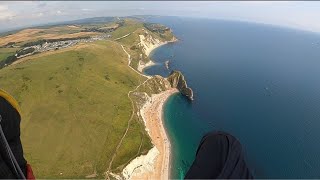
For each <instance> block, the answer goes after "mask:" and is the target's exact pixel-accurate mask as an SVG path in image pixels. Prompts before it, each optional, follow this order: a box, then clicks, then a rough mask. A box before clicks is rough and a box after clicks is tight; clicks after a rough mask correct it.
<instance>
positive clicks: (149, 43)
mask: <svg viewBox="0 0 320 180" xmlns="http://www.w3.org/2000/svg"><path fill="white" fill-rule="evenodd" d="M139 38H140V46H142V51H143V52H144V53H145V55H147V56H149V55H150V53H151V51H152V50H153V49H155V48H157V47H159V46H161V45H163V44H165V43H166V42H163V41H161V40H159V39H157V38H154V37H152V36H151V35H150V34H148V33H147V32H146V33H145V35H139Z"/></svg>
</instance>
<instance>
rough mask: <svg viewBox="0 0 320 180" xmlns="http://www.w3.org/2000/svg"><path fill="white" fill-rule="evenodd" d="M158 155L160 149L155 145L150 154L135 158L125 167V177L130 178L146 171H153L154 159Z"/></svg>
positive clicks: (123, 173)
mask: <svg viewBox="0 0 320 180" xmlns="http://www.w3.org/2000/svg"><path fill="white" fill-rule="evenodd" d="M158 155H159V151H158V149H157V148H156V147H153V148H152V149H151V150H150V151H149V152H148V154H146V155H141V156H139V157H137V158H135V159H134V160H132V161H131V162H130V163H129V164H128V165H127V166H126V167H125V168H124V169H123V171H122V175H123V177H124V178H125V179H130V178H131V177H132V176H138V175H141V174H143V173H145V172H152V171H153V170H154V161H155V160H156V157H157V156H158Z"/></svg>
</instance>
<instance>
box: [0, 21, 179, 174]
mask: <svg viewBox="0 0 320 180" xmlns="http://www.w3.org/2000/svg"><path fill="white" fill-rule="evenodd" d="M96 21H97V22H98V21H99V19H96ZM117 24H119V26H118V27H116V25H117ZM90 28H91V29H93V30H95V29H98V30H101V29H106V30H108V29H109V28H114V31H113V32H111V33H110V34H111V35H112V40H107V41H96V42H94V43H87V44H78V45H76V46H73V47H68V48H66V49H62V50H57V51H51V52H45V53H40V54H34V55H32V56H29V57H24V58H22V59H19V62H20V63H19V64H15V65H10V66H7V67H4V64H7V65H8V64H11V63H12V62H14V61H15V60H16V57H15V56H14V54H15V53H17V52H18V53H19V54H20V55H21V54H25V53H29V52H31V51H33V49H32V48H29V49H26V50H23V51H22V50H19V49H21V48H22V47H20V48H0V68H1V67H4V68H3V69H0V87H1V88H2V89H4V90H6V91H8V92H9V93H10V94H12V95H13V96H14V97H16V98H17V100H18V102H19V104H20V105H21V109H22V124H21V137H22V143H23V146H24V153H25V156H26V159H27V160H28V162H29V163H30V164H32V167H33V170H34V172H35V175H36V177H37V178H84V177H86V176H87V175H91V174H94V173H95V172H96V173H97V174H98V177H97V178H103V177H104V173H105V172H106V171H108V170H110V171H111V172H116V173H120V172H121V171H122V169H123V168H124V167H125V166H126V165H127V164H128V163H129V162H130V161H131V160H132V159H134V158H135V157H137V156H139V155H141V154H146V153H147V152H148V150H149V149H150V148H151V147H152V144H151V141H150V138H149V136H148V134H147V132H146V131H145V126H144V123H143V121H142V119H141V117H140V116H139V115H138V114H137V110H138V108H139V107H140V105H141V104H139V103H140V102H143V101H142V100H143V99H142V97H141V96H139V95H138V96H137V94H134V92H135V93H138V94H139V93H141V94H144V93H142V92H147V93H148V94H149V95H150V94H152V93H158V92H159V91H160V90H165V89H166V88H167V86H168V87H169V86H170V84H168V83H169V82H168V81H166V80H164V79H163V78H162V77H158V76H156V77H154V78H151V79H150V80H148V81H147V82H146V83H145V84H143V85H141V86H140V88H138V89H137V90H136V91H134V92H133V90H134V89H135V88H136V87H137V86H138V85H140V84H141V83H142V82H144V81H145V80H146V78H145V77H143V76H141V75H139V74H138V73H136V72H135V71H133V70H132V69H131V68H129V67H128V65H127V64H128V56H127V54H126V53H125V52H124V51H123V49H122V48H121V45H123V46H124V48H125V49H126V51H127V52H128V53H129V54H130V55H131V64H130V66H131V67H133V68H135V69H136V68H137V64H138V62H139V60H142V61H144V62H148V61H149V58H148V57H147V56H146V55H145V54H144V53H143V52H142V49H141V46H140V45H139V43H140V38H139V35H141V34H145V33H146V32H148V33H149V34H150V35H152V36H153V37H155V38H158V39H161V40H171V39H172V37H173V35H172V33H171V31H165V32H157V31H154V32H152V31H149V30H148V29H146V28H145V26H144V24H143V23H142V22H139V21H138V20H137V19H134V18H127V19H124V20H121V21H113V22H107V23H106V22H102V23H95V24H93V23H91V24H78V25H77V24H74V25H68V26H67V25H66V26H50V28H49V27H48V28H43V29H26V30H22V31H18V32H17V33H16V34H13V35H12V36H10V37H2V39H1V38H0V41H1V43H2V44H3V45H5V46H12V45H14V46H24V47H29V46H32V45H37V44H42V43H44V42H55V41H61V40H70V39H75V38H76V39H78V38H79V37H82V38H87V37H88V36H91V35H94V34H87V33H86V32H81V31H83V30H85V29H90ZM74 33H82V34H77V35H74ZM88 33H92V32H88ZM166 33H167V34H166ZM127 34H129V35H128V36H126V37H125V38H122V39H119V40H115V39H117V38H120V37H123V36H125V35H127ZM55 35H56V36H55ZM169 38H171V39H169ZM13 42H16V43H13ZM160 81H162V82H163V83H159V82H160ZM129 92H130V93H129Z"/></svg>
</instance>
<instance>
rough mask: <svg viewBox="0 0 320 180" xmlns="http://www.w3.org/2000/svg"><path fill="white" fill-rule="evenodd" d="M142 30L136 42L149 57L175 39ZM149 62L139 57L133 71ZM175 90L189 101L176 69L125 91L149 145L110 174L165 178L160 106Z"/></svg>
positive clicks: (167, 160)
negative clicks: (141, 122)
mask: <svg viewBox="0 0 320 180" xmlns="http://www.w3.org/2000/svg"><path fill="white" fill-rule="evenodd" d="M143 31H144V32H145V33H144V34H139V40H140V43H139V44H138V46H139V47H140V48H141V50H142V52H143V53H144V55H146V56H147V57H149V56H150V53H151V52H152V51H153V50H154V49H156V48H158V47H160V46H162V45H164V44H167V43H169V42H175V41H177V39H176V38H175V37H174V36H173V38H172V39H171V40H169V41H164V40H161V39H158V38H156V37H154V36H152V34H151V33H148V32H147V31H146V30H143ZM124 51H125V52H126V53H127V55H128V61H129V64H128V65H129V66H130V65H131V62H132V59H131V56H130V54H129V53H128V52H127V51H126V50H125V49H124ZM141 56H142V55H140V57H141ZM152 65H154V63H153V62H152V60H151V59H150V58H149V61H147V62H142V61H141V60H139V61H138V66H137V70H138V71H139V72H143V69H144V68H146V67H147V66H152ZM179 92H180V93H181V94H183V95H185V96H186V98H188V99H189V100H193V91H192V89H191V88H189V87H188V86H187V83H186V80H185V78H184V76H183V74H182V73H181V72H179V71H172V72H171V74H170V76H169V77H167V78H164V77H162V76H159V75H155V76H148V79H147V80H146V81H144V82H143V83H142V84H140V85H139V86H138V87H137V88H136V90H135V91H133V92H131V93H130V94H129V97H130V99H132V100H133V102H134V108H135V109H137V111H136V115H137V116H138V117H139V119H141V120H142V121H143V122H144V124H145V130H146V131H147V133H148V135H149V136H150V138H151V142H152V144H153V147H152V148H151V149H150V150H149V151H148V153H147V154H145V155H141V156H138V157H136V158H135V159H133V160H132V161H131V162H130V163H129V164H128V165H127V166H126V167H125V168H124V169H123V171H122V173H121V175H120V176H119V175H118V176H114V177H115V178H118V179H122V178H124V179H168V178H169V174H170V173H169V172H170V171H169V169H170V152H171V145H170V141H169V139H168V136H167V134H166V130H165V127H164V124H163V122H164V120H163V116H162V115H163V106H164V103H165V102H166V101H167V99H168V98H169V97H170V96H171V95H173V94H175V93H179Z"/></svg>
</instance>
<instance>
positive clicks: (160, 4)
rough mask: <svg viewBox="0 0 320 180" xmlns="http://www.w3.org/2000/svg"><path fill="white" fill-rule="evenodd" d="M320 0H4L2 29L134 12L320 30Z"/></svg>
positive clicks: (1, 4) (0, 12)
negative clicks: (304, 0) (291, 0)
mask: <svg viewBox="0 0 320 180" xmlns="http://www.w3.org/2000/svg"><path fill="white" fill-rule="evenodd" d="M319 8H320V2H311V1H309V2H301V1H294V2H289V1H277V2H275V1H227V2H225V1H213V2H206V1H200V2H194V1H152V2H150V1H127V2H126V1H123V2H119V1H118V2H117V1H108V2H105V1H90V2H89V1H66V2H65V1H63V2H62V1H12V2H11V1H2V2H0V31H2V32H3V31H9V30H12V29H17V28H24V27H30V26H37V25H42V24H48V23H57V22H63V21H69V20H76V19H84V18H92V17H108V16H109V17H110V16H120V17H121V16H132V15H160V16H179V17H195V18H210V19H222V20H234V21H246V22H253V23H262V24H270V25H276V26H282V27H289V28H294V29H301V30H306V31H312V32H318V33H319V32H320V24H319V23H318V19H320V11H319Z"/></svg>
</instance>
